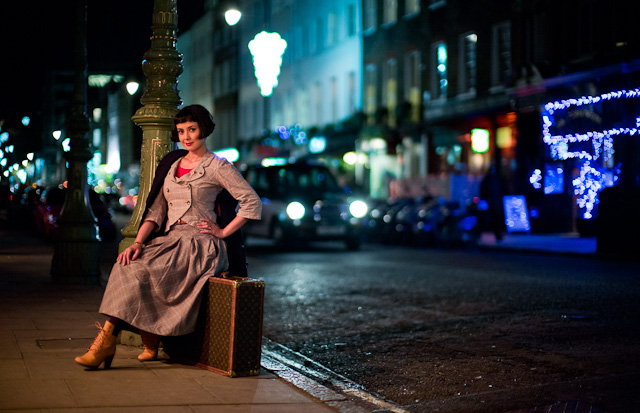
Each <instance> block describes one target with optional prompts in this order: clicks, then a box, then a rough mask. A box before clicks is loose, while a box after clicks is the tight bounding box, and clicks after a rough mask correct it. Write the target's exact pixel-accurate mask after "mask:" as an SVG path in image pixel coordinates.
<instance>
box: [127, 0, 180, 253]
mask: <svg viewBox="0 0 640 413" xmlns="http://www.w3.org/2000/svg"><path fill="white" fill-rule="evenodd" d="M177 25H178V12H177V0H154V4H153V19H152V25H151V30H152V33H153V34H152V35H151V48H150V49H149V50H148V51H147V52H146V53H145V54H144V60H143V62H142V71H143V72H144V74H145V76H146V77H147V85H146V88H145V91H144V94H143V95H142V98H141V99H140V101H141V102H142V105H143V106H142V107H141V108H140V109H138V111H137V112H136V113H135V115H133V117H132V120H133V121H134V122H135V123H136V124H137V125H138V126H140V127H141V128H142V154H141V158H140V190H139V193H138V201H137V203H136V206H135V208H134V210H133V213H132V214H131V219H130V220H129V223H128V224H127V225H126V226H125V227H124V229H123V230H122V234H123V235H124V237H125V238H124V239H123V240H122V242H121V243H120V246H119V251H120V252H122V251H123V250H124V249H125V248H127V247H128V246H129V245H131V244H133V241H134V240H135V237H136V234H137V232H138V228H140V223H141V222H142V214H143V213H144V208H145V205H146V203H147V198H148V194H149V189H150V188H151V183H152V182H153V178H154V176H155V171H156V167H157V166H158V163H159V162H160V160H161V159H162V158H163V157H164V156H165V155H166V154H167V153H169V152H170V151H172V150H173V149H174V143H173V141H172V140H171V128H172V125H173V117H174V115H175V114H176V113H177V112H178V106H180V104H181V103H182V101H181V100H180V97H179V96H178V89H177V78H178V76H180V74H181V73H182V54H180V53H179V52H178V51H177V50H176V41H177V38H176V30H177Z"/></svg>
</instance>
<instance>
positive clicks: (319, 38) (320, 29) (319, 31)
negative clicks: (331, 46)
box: [316, 17, 325, 52]
mask: <svg viewBox="0 0 640 413" xmlns="http://www.w3.org/2000/svg"><path fill="white" fill-rule="evenodd" d="M324 40H325V39H324V25H323V23H322V18H320V17H318V22H317V24H316V51H317V52H321V51H322V49H323V48H324V45H325V43H324Z"/></svg>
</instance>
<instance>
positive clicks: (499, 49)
mask: <svg viewBox="0 0 640 413" xmlns="http://www.w3.org/2000/svg"><path fill="white" fill-rule="evenodd" d="M510 77H511V22H504V23H500V24H497V25H495V26H493V28H492V39H491V86H492V87H501V86H504V85H505V84H506V83H507V81H508V80H509V78H510Z"/></svg>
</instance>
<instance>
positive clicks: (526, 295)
mask: <svg viewBox="0 0 640 413" xmlns="http://www.w3.org/2000/svg"><path fill="white" fill-rule="evenodd" d="M248 246H249V250H248V252H249V265H250V266H249V273H250V276H253V277H255V278H261V279H263V280H265V282H266V284H267V290H266V291H267V292H266V297H265V320H264V336H265V337H267V338H268V339H270V340H273V341H274V342H277V343H280V344H283V345H285V346H287V347H288V348H289V349H291V350H293V351H296V352H299V353H300V354H302V355H304V356H306V357H308V358H309V359H311V360H313V361H314V362H316V363H318V364H319V365H322V366H324V367H326V368H328V369H330V370H331V371H334V372H336V373H337V374H339V375H344V377H346V378H348V379H350V380H353V381H354V382H355V383H358V384H359V385H362V386H363V387H364V388H365V389H366V390H367V391H368V392H370V393H371V394H373V395H376V396H379V397H381V398H383V399H386V400H388V401H390V402H392V403H394V404H396V405H398V406H399V407H400V408H401V409H402V410H405V411H410V412H526V411H532V410H529V409H532V408H535V407H543V406H547V407H548V406H551V405H555V406H564V408H565V410H567V411H573V412H578V411H583V410H581V409H583V408H584V409H590V411H593V412H598V411H607V412H629V411H640V397H638V394H639V393H640V392H639V391H638V390H640V385H638V384H637V383H638V379H640V363H639V358H640V356H639V355H638V353H639V352H638V351H637V349H638V348H640V334H639V333H640V323H638V321H637V320H638V319H639V316H640V280H639V278H638V275H637V274H638V271H637V268H638V264H637V262H635V263H634V262H617V261H605V260H599V259H595V258H582V257H564V256H549V255H544V254H534V253H528V254H526V253H513V252H509V253H501V252H495V251H493V252H487V251H476V250H465V251H459V250H451V251H448V250H435V249H432V250H430V249H412V248H401V247H391V248H390V247H383V246H379V245H365V246H364V247H363V249H362V250H361V251H356V252H348V251H345V250H344V248H343V247H342V246H341V245H340V244H335V245H333V244H318V245H314V246H313V247H314V248H313V249H312V250H310V251H283V252H281V251H277V250H275V249H274V248H272V247H271V246H270V245H266V244H260V243H256V244H252V242H251V241H249V242H248ZM567 406H570V407H567ZM585 411H586V410H585Z"/></svg>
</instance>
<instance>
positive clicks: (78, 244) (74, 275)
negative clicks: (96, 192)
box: [51, 0, 100, 284]
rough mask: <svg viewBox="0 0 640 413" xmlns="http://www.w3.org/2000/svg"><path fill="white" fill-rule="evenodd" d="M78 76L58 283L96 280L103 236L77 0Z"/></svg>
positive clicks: (83, 13)
mask: <svg viewBox="0 0 640 413" xmlns="http://www.w3.org/2000/svg"><path fill="white" fill-rule="evenodd" d="M76 8H77V16H78V22H77V25H76V30H77V32H76V50H75V79H74V89H73V90H74V92H73V101H72V104H71V113H70V116H69V125H68V131H69V138H70V149H69V151H68V152H65V154H64V158H65V159H66V161H67V163H68V167H67V193H66V197H65V200H64V205H63V207H62V211H61V212H60V216H59V217H58V229H57V231H56V238H55V248H54V253H53V259H52V263H51V278H52V281H53V282H54V283H58V284H97V283H98V282H99V278H100V254H99V251H100V236H99V234H98V226H97V224H96V218H95V216H94V215H93V211H92V210H91V206H90V202H89V191H88V185H87V177H88V173H87V162H88V161H89V160H90V159H91V158H92V157H93V154H92V153H91V151H90V149H89V140H88V139H87V132H88V131H89V118H88V117H87V48H86V43H87V40H86V28H87V5H86V0H78V3H77V7H76Z"/></svg>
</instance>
